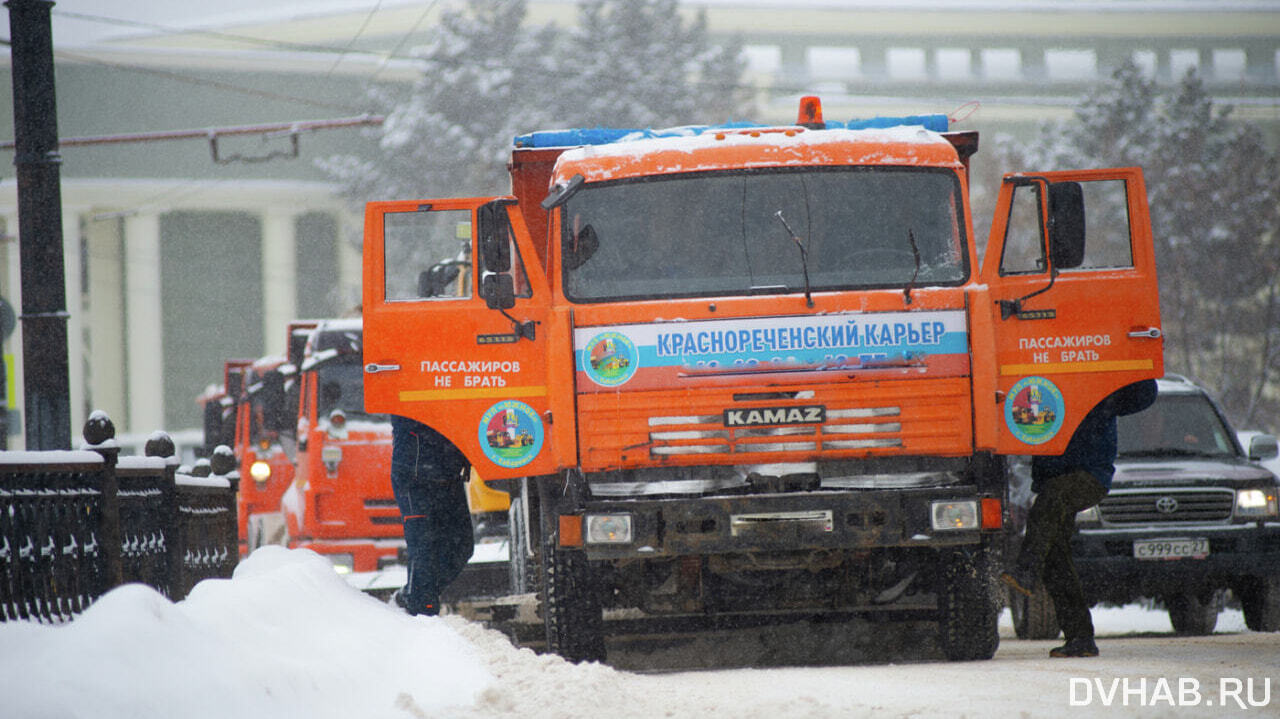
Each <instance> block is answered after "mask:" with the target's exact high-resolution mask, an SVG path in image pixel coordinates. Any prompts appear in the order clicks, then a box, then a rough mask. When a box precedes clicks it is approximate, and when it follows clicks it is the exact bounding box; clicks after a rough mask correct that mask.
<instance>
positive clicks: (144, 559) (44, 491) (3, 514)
mask: <svg viewBox="0 0 1280 719" xmlns="http://www.w3.org/2000/svg"><path fill="white" fill-rule="evenodd" d="M114 434H115V430H114V428H113V427H112V426H111V422H110V420H109V419H107V418H106V415H104V414H102V413H100V412H95V413H94V414H93V415H92V416H91V417H90V418H89V421H88V422H86V423H85V429H84V437H85V441H86V443H87V444H86V445H85V447H84V448H83V449H81V450H79V451H53V452H0V621H7V620H14V619H29V620H34V621H41V622H61V621H66V620H69V619H70V618H71V617H72V616H74V615H75V614H77V613H79V612H82V611H84V610H85V609H86V608H87V607H88V606H89V604H90V603H92V602H93V600H94V599H96V598H97V597H99V596H101V595H102V594H104V593H106V592H107V591H109V590H110V589H112V588H113V587H116V586H118V585H120V584H124V583H127V582H139V583H142V584H146V585H149V586H151V587H153V588H154V589H156V591H158V592H160V593H161V594H163V595H165V596H166V597H169V598H170V599H172V600H174V601H177V600H179V599H181V598H183V597H185V596H186V595H187V593H188V592H189V591H190V590H191V588H192V587H193V586H195V584H196V583H197V582H199V581H200V580H202V579H206V578H209V577H229V576H231V572H232V570H233V569H234V568H235V565H236V562H237V560H238V558H239V550H238V544H237V535H236V491H237V489H238V484H239V479H238V477H237V476H236V475H235V472H234V470H235V458H234V455H233V454H232V453H231V451H230V450H229V449H227V448H225V447H219V448H218V451H215V453H214V457H213V458H211V460H210V461H209V462H208V463H202V464H199V465H197V468H196V469H195V470H190V471H182V472H180V471H179V469H180V468H179V466H178V463H177V462H178V460H177V458H176V457H174V456H173V454H174V452H173V441H172V440H171V439H169V437H168V436H167V435H165V434H164V433H162V432H157V433H156V434H155V435H153V436H152V438H151V440H150V441H148V442H147V447H146V450H145V452H146V455H147V456H143V457H120V456H118V455H119V449H118V448H117V447H116V445H115V441H114V439H113V437H114ZM182 469H184V470H185V468H182Z"/></svg>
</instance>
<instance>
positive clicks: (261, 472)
mask: <svg viewBox="0 0 1280 719" xmlns="http://www.w3.org/2000/svg"><path fill="white" fill-rule="evenodd" d="M249 476H250V477H253V481H255V482H258V483H262V482H265V481H267V480H268V479H271V465H269V464H267V463H266V462H263V461H262V460H258V461H256V462H254V463H253V464H252V465H250V466H249Z"/></svg>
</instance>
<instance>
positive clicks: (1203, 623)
mask: <svg viewBox="0 0 1280 719" xmlns="http://www.w3.org/2000/svg"><path fill="white" fill-rule="evenodd" d="M1224 600H1225V598H1224V596H1223V592H1222V590H1220V589H1219V590H1216V591H1214V592H1211V593H1208V594H1205V593H1204V592H1182V593H1179V594H1171V595H1168V596H1166V597H1165V598H1164V606H1165V609H1167V610H1168V611H1169V623H1170V624H1172V625H1173V631H1174V632H1176V633H1178V634H1190V635H1205V634H1213V628H1214V627H1215V626H1217V624H1218V612H1220V611H1222V607H1223V604H1224Z"/></svg>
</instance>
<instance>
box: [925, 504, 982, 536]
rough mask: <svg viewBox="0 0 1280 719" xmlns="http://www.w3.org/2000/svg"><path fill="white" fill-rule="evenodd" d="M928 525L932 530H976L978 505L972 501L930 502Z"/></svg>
mask: <svg viewBox="0 0 1280 719" xmlns="http://www.w3.org/2000/svg"><path fill="white" fill-rule="evenodd" d="M929 508H930V510H931V511H930V515H931V516H930V523H931V524H932V525H933V528H934V529H977V528H978V503H977V501H975V500H972V499H966V500H962V501H952V502H931V503H930V504H929Z"/></svg>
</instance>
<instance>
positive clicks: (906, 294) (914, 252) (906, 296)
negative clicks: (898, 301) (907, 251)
mask: <svg viewBox="0 0 1280 719" xmlns="http://www.w3.org/2000/svg"><path fill="white" fill-rule="evenodd" d="M907 242H909V243H911V256H912V257H914V258H915V261H916V271H915V272H912V273H911V281H910V282H908V283H907V286H906V288H905V289H903V290H902V296H903V301H904V302H905V303H906V304H911V290H912V289H914V288H915V286H916V278H917V277H919V276H920V248H919V246H917V245H916V236H915V233H913V232H912V231H911V228H910V227H908V228H907Z"/></svg>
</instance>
